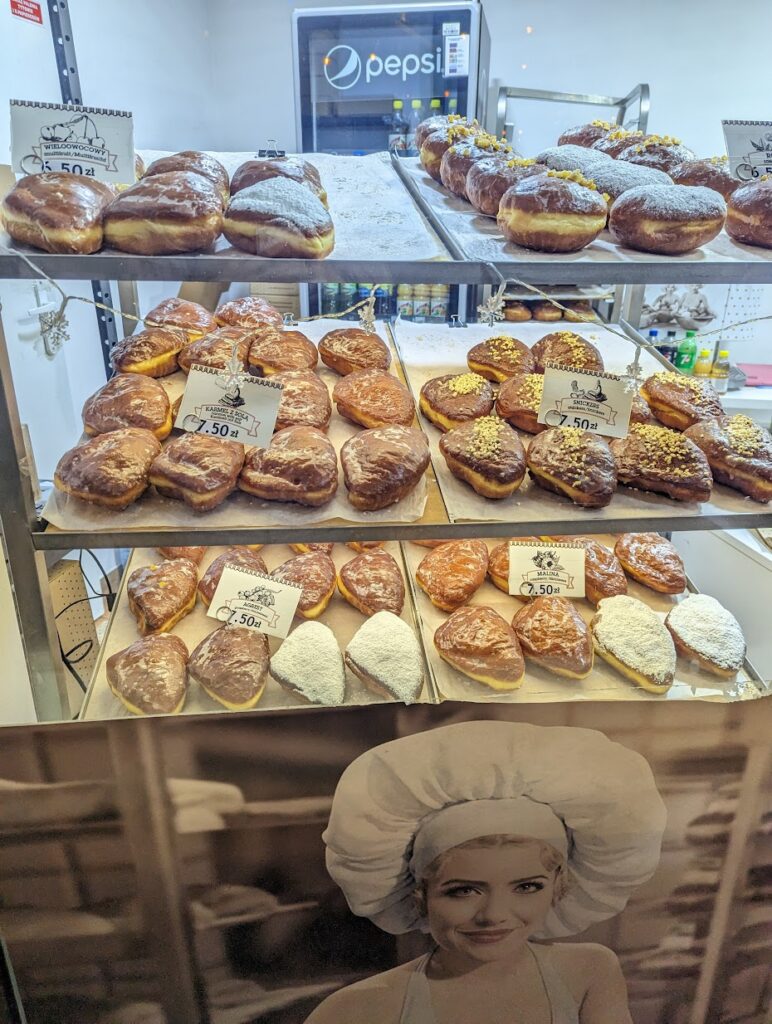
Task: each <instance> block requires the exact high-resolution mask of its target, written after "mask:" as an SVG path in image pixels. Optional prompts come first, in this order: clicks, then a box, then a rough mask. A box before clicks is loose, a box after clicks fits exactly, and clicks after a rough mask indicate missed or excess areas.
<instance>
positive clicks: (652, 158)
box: [617, 135, 695, 174]
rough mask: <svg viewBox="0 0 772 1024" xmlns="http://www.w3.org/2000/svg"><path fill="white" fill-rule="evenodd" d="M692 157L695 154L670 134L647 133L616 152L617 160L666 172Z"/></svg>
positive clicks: (692, 158)
mask: <svg viewBox="0 0 772 1024" xmlns="http://www.w3.org/2000/svg"><path fill="white" fill-rule="evenodd" d="M694 157H695V154H694V153H693V152H692V151H691V150H690V149H689V148H688V146H684V145H682V144H681V140H680V139H674V138H673V137H672V136H671V135H648V136H646V138H644V139H639V140H638V141H637V142H632V143H631V144H630V145H629V146H627V147H626V148H625V149H623V150H622V152H621V153H618V154H617V158H618V159H619V160H625V161H626V162H627V163H631V164H639V165H640V166H641V167H653V168H654V169H655V170H657V171H664V172H665V173H666V174H669V173H670V171H672V170H674V168H676V167H678V165H679V164H682V163H683V162H684V160H694Z"/></svg>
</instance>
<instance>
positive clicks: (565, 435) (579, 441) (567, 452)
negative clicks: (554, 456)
mask: <svg viewBox="0 0 772 1024" xmlns="http://www.w3.org/2000/svg"><path fill="white" fill-rule="evenodd" d="M557 429H558V430H559V433H558V438H559V440H560V448H561V453H562V455H563V462H562V466H563V470H564V472H568V471H570V470H572V471H573V472H572V474H571V482H573V483H577V482H578V481H579V480H580V479H581V478H582V476H583V475H584V470H585V463H586V461H587V454H588V452H587V439H586V437H585V433H584V431H583V430H580V429H579V427H559V428H557Z"/></svg>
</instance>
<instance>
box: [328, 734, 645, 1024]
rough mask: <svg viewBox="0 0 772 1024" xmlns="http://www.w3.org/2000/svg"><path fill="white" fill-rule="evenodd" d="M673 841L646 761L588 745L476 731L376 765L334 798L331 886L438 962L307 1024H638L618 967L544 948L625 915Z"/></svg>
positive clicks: (384, 756)
mask: <svg viewBox="0 0 772 1024" xmlns="http://www.w3.org/2000/svg"><path fill="white" fill-rule="evenodd" d="M664 824H665V812H664V807H663V804H662V801H661V799H660V797H659V794H658V793H657V790H656V786H655V785H654V780H653V777H652V775H651V771H650V769H649V766H648V764H647V763H646V761H645V760H644V759H643V758H642V757H640V756H639V755H637V754H635V753H633V752H632V751H630V750H627V749H626V748H624V747H622V746H620V745H618V744H615V743H612V742H611V741H609V740H608V739H607V738H606V737H605V736H603V735H602V734H601V733H597V732H593V731H591V730H585V729H568V728H541V727H538V726H529V725H523V724H519V723H518V724H514V723H505V722H469V723H463V724H461V725H454V726H448V727H445V728H440V729H436V730H433V731H431V732H427V733H421V734H418V735H416V736H409V737H405V738H403V739H399V740H395V741H394V742H392V743H387V744H384V745H383V746H381V747H376V748H374V749H373V750H371V751H368V752H367V753H366V754H364V755H363V756H362V757H360V758H358V759H357V760H356V761H355V762H354V763H353V764H352V765H351V766H350V767H349V768H348V769H347V771H346V772H345V773H344V775H343V777H342V778H341V781H340V783H339V785H338V788H337V791H336V794H335V800H334V802H333V808H332V813H331V816H330V823H329V827H328V828H327V831H326V832H325V835H324V841H325V843H326V844H327V866H328V870H329V872H330V874H331V876H332V877H333V878H334V879H335V881H336V882H337V883H338V884H339V885H340V887H341V888H342V890H343V892H344V894H345V895H346V898H347V900H348V902H349V906H350V907H351V909H352V911H353V912H354V913H355V914H358V915H360V916H365V917H369V918H370V919H371V920H373V921H374V922H375V923H376V924H377V925H379V926H380V927H381V928H383V929H384V930H385V931H388V932H391V933H393V934H399V933H404V932H409V931H413V930H421V931H424V932H427V933H428V935H429V936H430V943H429V946H430V948H429V949H428V951H427V952H426V953H425V954H424V955H423V956H422V957H419V958H418V959H417V960H413V961H412V962H410V963H406V964H403V965H401V966H400V967H397V968H395V969H393V970H391V971H387V972H385V973H384V974H380V975H376V976H375V977H373V978H369V979H367V980H366V981H362V982H358V983H357V984H355V985H351V986H349V987H348V988H344V989H341V990H340V991H339V992H337V993H335V994H334V995H333V996H331V997H330V998H328V999H327V1000H325V1002H323V1003H322V1004H321V1005H320V1006H319V1007H318V1008H317V1009H316V1010H315V1011H314V1013H312V1014H311V1016H310V1018H309V1019H308V1024H632V1018H631V1017H630V1011H629V1009H628V1005H627V993H626V987H625V982H624V978H623V976H622V972H621V969H620V967H619V963H618V961H617V958H616V956H615V954H614V953H613V952H612V951H611V950H609V949H606V948H605V947H603V946H600V945H597V944H595V943H581V942H580V943H571V944H568V943H549V942H547V941H545V940H547V939H550V938H556V937H563V936H568V935H573V934H576V933H578V932H580V931H583V930H584V929H585V928H587V927H588V926H589V925H591V924H593V923H595V922H598V921H602V920H604V919H606V918H608V917H611V916H613V915H614V914H617V913H619V912H620V911H621V910H622V909H623V908H624V906H625V904H626V903H627V900H628V898H629V896H630V895H631V893H632V892H633V891H634V890H635V888H636V887H637V886H638V885H640V884H642V883H643V882H645V881H646V880H647V879H648V878H649V877H651V875H652V874H653V872H654V870H655V868H656V866H657V862H658V859H659V848H660V843H661V837H662V832H663V830H664Z"/></svg>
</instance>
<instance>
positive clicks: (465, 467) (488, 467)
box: [440, 416, 525, 499]
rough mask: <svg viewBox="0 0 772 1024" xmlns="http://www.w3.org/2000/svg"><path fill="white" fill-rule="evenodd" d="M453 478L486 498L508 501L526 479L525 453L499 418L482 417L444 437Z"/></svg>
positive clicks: (443, 448) (444, 450) (442, 449)
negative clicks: (461, 481) (505, 499)
mask: <svg viewBox="0 0 772 1024" xmlns="http://www.w3.org/2000/svg"><path fill="white" fill-rule="evenodd" d="M440 452H441V453H442V455H443V457H444V459H445V462H446V463H447V464H448V469H449V470H450V471H451V473H452V474H453V476H455V477H457V478H458V479H459V480H463V481H464V482H465V483H467V484H469V486H470V487H471V488H472V489H473V490H475V491H476V492H477V493H478V494H481V495H482V496H483V497H484V498H493V499H500V498H508V497H509V496H510V495H511V494H513V493H514V492H515V491H516V490H517V488H518V487H519V486H520V484H521V483H522V482H523V478H524V477H525V451H524V449H523V445H522V442H521V440H520V438H519V437H518V436H517V434H516V433H515V431H514V430H513V429H512V428H511V427H510V426H509V425H508V424H507V423H505V422H504V420H500V419H499V418H498V417H497V416H480V417H479V418H478V419H476V420H468V421H467V422H466V423H462V424H461V426H460V427H454V428H453V429H452V430H449V431H448V433H447V434H443V435H442V437H441V438H440Z"/></svg>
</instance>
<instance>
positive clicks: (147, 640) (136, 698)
mask: <svg viewBox="0 0 772 1024" xmlns="http://www.w3.org/2000/svg"><path fill="white" fill-rule="evenodd" d="M187 660H188V649H187V647H186V646H185V644H184V643H183V641H182V640H180V638H179V637H178V636H169V634H168V633H151V634H150V636H144V637H142V638H141V639H140V640H135V641H134V643H133V644H129V646H128V647H126V648H124V649H123V650H122V651H118V652H117V653H116V654H112V655H110V657H109V658H108V659H107V661H106V663H105V668H106V676H107V685H108V686H109V687H110V689H111V690H112V692H113V694H114V695H115V696H116V698H117V699H118V700H119V701H120V702H121V704H122V705H123V706H124V707H125V708H126V710H127V711H130V712H131V714H132V715H176V714H178V713H179V712H180V711H181V710H182V708H183V706H184V704H185V697H186V696H187V692H188V678H187V671H186V663H187Z"/></svg>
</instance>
